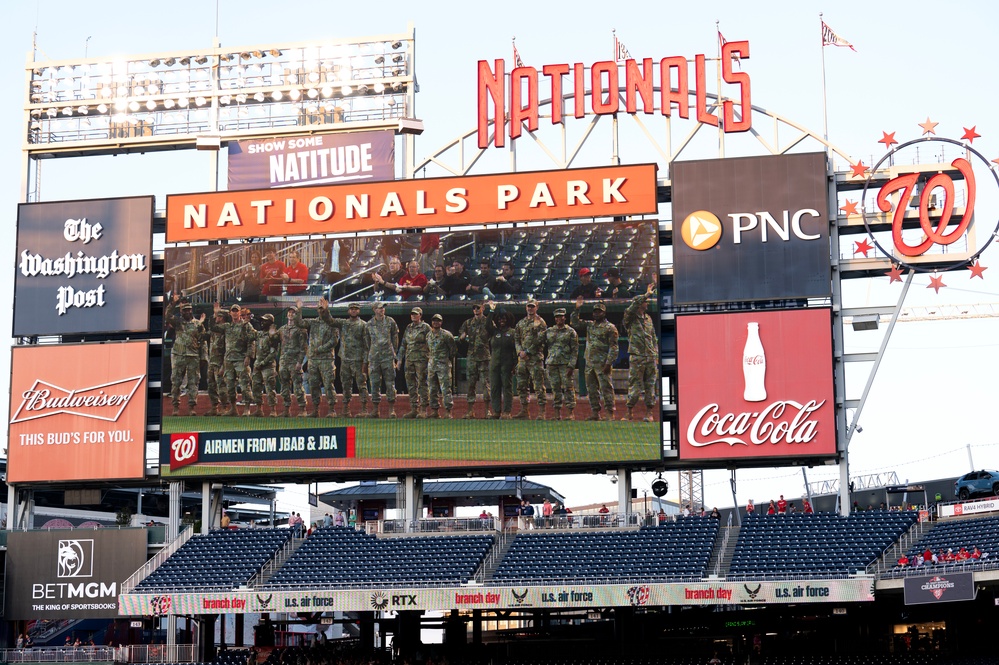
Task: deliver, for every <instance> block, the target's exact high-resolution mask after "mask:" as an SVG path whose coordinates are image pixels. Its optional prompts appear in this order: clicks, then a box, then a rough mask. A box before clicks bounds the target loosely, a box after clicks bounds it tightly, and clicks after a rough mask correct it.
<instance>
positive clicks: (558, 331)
mask: <svg viewBox="0 0 999 665" xmlns="http://www.w3.org/2000/svg"><path fill="white" fill-rule="evenodd" d="M554 313H555V325H554V326H553V327H551V328H549V329H548V330H547V332H545V343H546V345H547V346H548V358H547V359H546V361H545V365H546V367H547V369H548V381H549V382H550V383H551V384H552V406H553V407H554V408H555V420H562V406H563V404H564V405H565V407H566V408H567V409H568V410H569V413H568V415H567V416H566V418H565V419H566V420H573V416H572V412H573V410H574V409H575V408H576V387H575V385H573V380H572V379H573V373H574V372H575V371H576V358H577V357H578V356H579V336H578V335H577V334H576V331H575V330H573V329H572V328H570V327H569V326H567V325H565V308H564V307H559V308H558V309H556V310H555V312H554Z"/></svg>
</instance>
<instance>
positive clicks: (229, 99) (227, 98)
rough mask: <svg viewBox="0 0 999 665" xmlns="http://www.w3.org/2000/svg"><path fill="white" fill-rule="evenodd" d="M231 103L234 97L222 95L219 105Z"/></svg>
mask: <svg viewBox="0 0 999 665" xmlns="http://www.w3.org/2000/svg"><path fill="white" fill-rule="evenodd" d="M230 102H232V97H230V96H229V95H222V96H221V97H219V104H229V103H230Z"/></svg>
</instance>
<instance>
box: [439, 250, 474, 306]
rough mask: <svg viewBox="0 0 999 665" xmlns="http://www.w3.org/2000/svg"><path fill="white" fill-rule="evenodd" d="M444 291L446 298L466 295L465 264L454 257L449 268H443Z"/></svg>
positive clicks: (466, 277)
mask: <svg viewBox="0 0 999 665" xmlns="http://www.w3.org/2000/svg"><path fill="white" fill-rule="evenodd" d="M445 272H446V273H447V274H446V275H445V276H444V285H443V286H444V293H445V294H446V295H447V297H448V298H454V297H456V296H463V295H466V294H467V292H468V283H469V280H468V275H466V274H465V264H464V263H462V262H461V261H460V260H459V259H455V260H454V261H453V262H452V263H451V266H450V267H449V268H446V269H445Z"/></svg>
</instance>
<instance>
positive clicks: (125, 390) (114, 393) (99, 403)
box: [10, 374, 146, 424]
mask: <svg viewBox="0 0 999 665" xmlns="http://www.w3.org/2000/svg"><path fill="white" fill-rule="evenodd" d="M145 378H146V375H145V374H141V375H139V376H131V377H129V378H127V379H119V380H117V381H110V382H108V383H102V384H99V385H96V386H88V387H85V388H76V389H69V388H62V387H60V386H57V385H55V384H52V383H47V382H45V381H42V380H41V379H36V380H35V382H34V383H33V384H32V385H31V388H29V389H28V390H25V391H24V392H22V393H21V404H20V405H19V406H18V407H17V410H16V411H15V412H14V415H13V417H12V418H11V420H10V422H11V424H14V423H20V422H26V421H28V420H37V419H38V418H46V417H49V416H55V415H59V414H68V415H73V416H80V417H83V418H93V419H95V420H105V421H108V422H116V421H117V420H118V418H119V417H121V414H122V412H123V411H124V410H125V408H126V407H127V406H128V403H129V402H130V401H131V400H132V396H133V395H135V391H137V390H138V389H139V386H140V385H142V381H143V379H145Z"/></svg>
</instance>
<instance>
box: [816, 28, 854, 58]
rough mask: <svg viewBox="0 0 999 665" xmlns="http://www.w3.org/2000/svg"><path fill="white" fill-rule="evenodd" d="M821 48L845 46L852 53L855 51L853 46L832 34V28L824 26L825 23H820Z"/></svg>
mask: <svg viewBox="0 0 999 665" xmlns="http://www.w3.org/2000/svg"><path fill="white" fill-rule="evenodd" d="M822 46H847V47H849V48H850V50H851V51H853V52H854V53H856V51H857V49H855V48H853V44H851V43H850V42H848V41H846V40H845V39H843V38H842V37H840V36H839V35H837V34H836V33H835V32H833V30H832V28H830V27H829V26H828V25H826V22H825V21H822Z"/></svg>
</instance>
